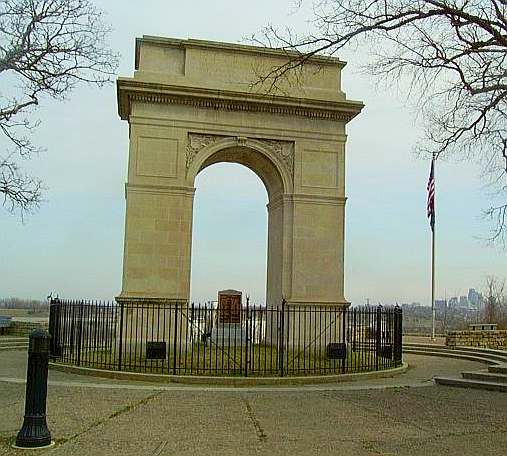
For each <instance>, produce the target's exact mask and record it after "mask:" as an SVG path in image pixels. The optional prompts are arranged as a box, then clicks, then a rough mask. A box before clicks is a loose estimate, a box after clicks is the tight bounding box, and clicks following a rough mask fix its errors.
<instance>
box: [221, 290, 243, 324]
mask: <svg viewBox="0 0 507 456" xmlns="http://www.w3.org/2000/svg"><path fill="white" fill-rule="evenodd" d="M218 322H219V323H241V291H237V290H223V291H219V292H218Z"/></svg>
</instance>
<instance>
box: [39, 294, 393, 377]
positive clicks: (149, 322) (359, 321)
mask: <svg viewBox="0 0 507 456" xmlns="http://www.w3.org/2000/svg"><path fill="white" fill-rule="evenodd" d="M221 312H223V311H222V310H220V309H217V308H215V307H213V306H209V305H208V306H207V305H204V306H201V305H194V304H192V305H188V304H184V303H182V302H165V303H163V304H152V303H121V304H117V303H116V302H105V303H102V302H85V301H63V300H58V299H56V300H53V301H52V303H51V307H50V321H49V331H50V334H51V337H52V338H51V356H52V358H53V360H54V361H56V362H60V363H65V364H73V365H78V366H86V367H93V368H99V369H109V370H125V371H134V372H150V373H164V374H173V375H223V376H245V377H246V376H294V375H326V374H337V373H347V372H363V371H371V370H382V369H388V368H392V367H396V366H399V365H401V362H402V357H401V353H402V343H401V334H402V312H401V309H400V308H399V307H381V306H378V307H359V308H349V309H342V308H335V307H331V306H329V307H325V306H318V307H314V306H294V305H287V304H286V303H285V301H284V302H282V303H281V305H280V306H278V307H263V306H252V305H249V304H248V302H247V305H246V306H244V307H242V308H241V310H240V312H239V316H238V315H237V314H236V315H235V318H234V319H232V320H231V319H228V317H227V315H225V314H223V313H221Z"/></svg>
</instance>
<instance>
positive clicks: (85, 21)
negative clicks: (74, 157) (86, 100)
mask: <svg viewBox="0 0 507 456" xmlns="http://www.w3.org/2000/svg"><path fill="white" fill-rule="evenodd" d="M110 31H111V28H110V26H109V25H107V24H106V23H104V21H103V12H102V11H100V10H98V9H96V8H95V7H94V6H93V5H92V3H91V2H90V1H89V0H0V78H2V81H6V83H4V84H5V85H2V86H0V87H2V91H1V92H0V130H1V131H2V132H3V133H4V138H5V139H7V141H8V142H10V144H11V149H10V150H7V151H6V155H5V158H3V159H1V158H0V193H1V194H3V205H4V207H5V208H6V209H8V210H10V211H13V212H14V211H17V210H19V211H20V213H21V215H22V216H23V214H24V213H26V212H27V211H29V210H33V209H37V208H38V207H39V205H40V202H41V198H42V188H43V187H42V183H41V181H40V180H38V179H36V178H32V177H30V176H27V175H25V174H23V173H21V171H20V168H19V166H18V165H17V163H16V160H15V158H16V156H23V157H24V158H27V157H29V156H30V155H31V154H33V153H36V152H39V151H40V150H41V149H40V148H39V147H36V146H34V145H33V144H32V143H31V141H30V139H29V138H28V137H27V136H26V134H25V132H30V131H31V130H33V129H34V128H36V127H37V126H38V124H39V122H38V121H37V120H36V119H32V120H29V118H28V117H25V118H23V119H21V118H20V116H21V115H24V116H28V115H30V114H31V113H32V109H33V108H34V107H36V106H37V105H38V104H39V102H40V100H41V99H42V97H43V96H49V97H52V98H55V99H65V98H66V97H67V96H69V94H70V92H71V91H72V89H73V88H74V87H75V85H76V84H77V83H79V82H87V83H90V84H93V85H97V86H99V87H100V86H103V85H104V84H108V83H111V82H112V81H111V78H112V76H113V75H114V73H115V71H116V68H117V66H118V61H119V54H117V53H115V52H113V51H112V50H111V49H110V48H109V47H108V45H107V43H106V40H107V36H108V34H109V33H110ZM13 81H14V83H13ZM6 87H8V88H6Z"/></svg>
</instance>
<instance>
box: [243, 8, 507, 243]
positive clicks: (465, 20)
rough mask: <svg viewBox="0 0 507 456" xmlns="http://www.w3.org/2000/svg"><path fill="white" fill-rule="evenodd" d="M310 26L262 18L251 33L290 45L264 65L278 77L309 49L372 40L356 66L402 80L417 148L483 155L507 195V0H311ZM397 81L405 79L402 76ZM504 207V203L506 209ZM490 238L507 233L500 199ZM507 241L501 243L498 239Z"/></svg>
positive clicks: (270, 78)
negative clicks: (279, 60)
mask: <svg viewBox="0 0 507 456" xmlns="http://www.w3.org/2000/svg"><path fill="white" fill-rule="evenodd" d="M303 2H304V0H298V1H297V2H296V6H301V5H302V3H303ZM312 4H313V8H314V14H315V18H314V21H313V26H314V30H315V32H314V33H310V34H308V35H306V36H304V37H297V36H296V35H294V34H292V33H291V32H290V31H284V32H279V31H278V30H277V29H275V28H274V27H272V26H268V27H266V28H265V29H264V30H263V31H261V33H260V34H259V35H257V36H254V37H253V38H252V41H254V42H256V43H264V44H269V46H271V47H277V48H280V49H283V50H285V51H286V53H287V62H286V63H285V64H284V65H282V66H280V67H277V68H273V69H271V70H270V71H269V72H268V73H267V74H263V75H261V76H262V77H261V78H260V81H261V83H262V84H264V85H265V84H266V83H269V87H270V88H271V89H274V90H276V89H277V88H278V87H280V83H279V82H280V80H281V79H283V78H287V77H291V75H292V74H293V73H294V72H295V71H296V69H297V68H298V67H301V66H302V65H304V63H305V62H306V60H307V59H308V58H309V57H311V56H313V55H315V54H324V55H334V54H336V53H337V52H338V51H339V50H340V49H342V48H344V47H346V46H347V47H351V46H352V47H354V48H358V47H361V49H362V50H366V49H367V50H369V51H370V54H371V60H370V61H369V62H368V63H367V64H366V65H365V66H364V67H363V68H362V69H363V71H365V72H367V73H368V74H370V75H372V76H373V77H374V80H375V81H376V82H377V83H379V82H385V83H386V84H389V85H392V84H393V83H395V84H396V83H400V81H403V83H408V84H407V85H408V90H409V93H408V94H407V95H408V97H410V99H411V100H412V101H413V103H414V109H415V110H416V111H417V112H420V113H422V116H423V118H424V119H425V130H426V134H425V136H424V138H423V140H422V141H421V142H420V143H419V145H418V146H417V152H418V153H423V154H429V155H432V154H436V155H437V156H450V155H453V154H454V155H456V156H461V157H465V158H467V159H471V160H475V161H477V162H479V163H481V164H482V166H483V170H484V175H485V176H489V177H488V183H489V185H491V187H492V190H493V192H496V193H499V194H502V196H503V197H505V199H506V200H507V159H506V155H505V150H506V148H505V140H506V138H507V119H506V113H507V65H506V59H507V2H506V1H505V0H314V1H313V2H312ZM400 87H405V86H404V85H403V86H400ZM502 208H503V209H502ZM487 214H488V216H492V220H493V221H494V223H496V225H495V227H494V230H493V235H492V237H491V241H493V242H500V243H504V242H505V236H506V231H507V226H506V224H505V206H494V207H491V208H490V209H489V210H488V211H487ZM504 245H505V244H504Z"/></svg>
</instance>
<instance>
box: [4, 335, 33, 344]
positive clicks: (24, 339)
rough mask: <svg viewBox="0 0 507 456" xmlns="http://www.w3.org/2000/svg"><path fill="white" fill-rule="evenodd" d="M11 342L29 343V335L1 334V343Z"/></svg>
mask: <svg viewBox="0 0 507 456" xmlns="http://www.w3.org/2000/svg"><path fill="white" fill-rule="evenodd" d="M9 342H26V343H28V337H14V336H1V337H0V345H1V344H3V343H9Z"/></svg>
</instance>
